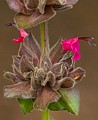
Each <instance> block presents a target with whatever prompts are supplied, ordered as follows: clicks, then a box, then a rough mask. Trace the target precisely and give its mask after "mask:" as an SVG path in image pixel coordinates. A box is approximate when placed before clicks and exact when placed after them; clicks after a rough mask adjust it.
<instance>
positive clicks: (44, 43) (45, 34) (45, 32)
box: [40, 22, 49, 54]
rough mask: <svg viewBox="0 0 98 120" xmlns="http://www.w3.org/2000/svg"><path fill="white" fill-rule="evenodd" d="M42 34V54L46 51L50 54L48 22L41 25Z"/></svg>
mask: <svg viewBox="0 0 98 120" xmlns="http://www.w3.org/2000/svg"><path fill="white" fill-rule="evenodd" d="M40 34H41V48H42V54H43V53H45V52H46V51H47V52H49V36H48V24H47V22H44V23H41V24H40Z"/></svg>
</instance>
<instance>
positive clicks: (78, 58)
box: [72, 51, 81, 61]
mask: <svg viewBox="0 0 98 120" xmlns="http://www.w3.org/2000/svg"><path fill="white" fill-rule="evenodd" d="M80 58H81V55H80V53H79V52H78V51H77V52H75V53H74V56H73V57H72V61H75V60H80Z"/></svg>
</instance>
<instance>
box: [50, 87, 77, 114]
mask: <svg viewBox="0 0 98 120" xmlns="http://www.w3.org/2000/svg"><path fill="white" fill-rule="evenodd" d="M59 93H60V94H61V98H60V99H59V100H58V102H54V103H51V104H50V105H49V106H48V108H49V109H50V110H53V111H59V110H67V111H69V112H71V113H72V114H75V115H78V112H79V93H78V91H77V90H76V89H70V90H66V89H60V90H59Z"/></svg>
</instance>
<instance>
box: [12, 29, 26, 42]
mask: <svg viewBox="0 0 98 120" xmlns="http://www.w3.org/2000/svg"><path fill="white" fill-rule="evenodd" d="M27 35H28V34H27V33H26V32H25V31H24V30H23V29H21V30H20V37H19V38H17V39H13V42H16V43H20V42H23V41H24V38H25V37H26V36H27Z"/></svg>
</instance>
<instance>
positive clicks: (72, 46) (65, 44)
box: [61, 37, 95, 61]
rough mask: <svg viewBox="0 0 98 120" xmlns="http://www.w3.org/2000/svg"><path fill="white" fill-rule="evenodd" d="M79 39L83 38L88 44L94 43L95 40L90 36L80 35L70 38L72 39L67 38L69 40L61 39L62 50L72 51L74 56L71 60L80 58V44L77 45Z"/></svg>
mask: <svg viewBox="0 0 98 120" xmlns="http://www.w3.org/2000/svg"><path fill="white" fill-rule="evenodd" d="M80 40H85V41H88V43H89V44H90V45H95V42H94V40H93V38H90V37H81V38H78V37H76V38H72V39H69V40H63V41H62V43H61V44H62V48H63V50H65V51H68V50H70V51H72V52H73V53H74V56H73V57H72V60H73V61H74V60H80V57H81V55H80V52H79V50H80V45H79V41H80Z"/></svg>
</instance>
